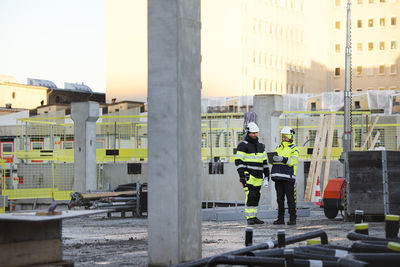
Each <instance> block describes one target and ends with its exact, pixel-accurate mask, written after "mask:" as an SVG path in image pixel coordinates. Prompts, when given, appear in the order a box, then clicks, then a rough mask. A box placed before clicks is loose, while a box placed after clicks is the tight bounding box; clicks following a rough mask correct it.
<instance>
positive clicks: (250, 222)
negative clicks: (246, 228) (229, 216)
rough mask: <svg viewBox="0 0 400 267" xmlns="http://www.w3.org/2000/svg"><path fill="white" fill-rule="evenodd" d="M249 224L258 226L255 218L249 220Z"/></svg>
mask: <svg viewBox="0 0 400 267" xmlns="http://www.w3.org/2000/svg"><path fill="white" fill-rule="evenodd" d="M247 224H248V225H253V224H256V222H255V221H254V218H250V219H247Z"/></svg>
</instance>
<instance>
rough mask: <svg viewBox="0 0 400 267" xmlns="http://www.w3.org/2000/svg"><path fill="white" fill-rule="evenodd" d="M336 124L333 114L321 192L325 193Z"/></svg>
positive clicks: (330, 118) (330, 121) (330, 119)
mask: <svg viewBox="0 0 400 267" xmlns="http://www.w3.org/2000/svg"><path fill="white" fill-rule="evenodd" d="M335 124H336V114H331V115H330V116H329V128H328V141H327V142H328V143H327V144H326V147H327V148H326V161H325V170H324V186H323V189H322V192H321V195H322V194H323V192H325V188H326V185H327V184H328V180H329V169H330V167H331V155H332V144H333V135H334V131H335Z"/></svg>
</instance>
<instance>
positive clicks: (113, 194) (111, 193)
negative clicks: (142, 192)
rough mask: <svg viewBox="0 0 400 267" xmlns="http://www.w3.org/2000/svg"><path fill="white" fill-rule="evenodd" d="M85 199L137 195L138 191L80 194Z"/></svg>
mask: <svg viewBox="0 0 400 267" xmlns="http://www.w3.org/2000/svg"><path fill="white" fill-rule="evenodd" d="M80 195H81V197H82V198H83V199H95V198H102V197H117V196H122V195H129V196H130V195H136V190H133V191H120V192H99V193H83V194H80Z"/></svg>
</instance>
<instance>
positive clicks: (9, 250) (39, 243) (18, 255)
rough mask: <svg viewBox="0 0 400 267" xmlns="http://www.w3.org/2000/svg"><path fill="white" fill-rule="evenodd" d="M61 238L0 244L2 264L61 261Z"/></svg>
mask: <svg viewBox="0 0 400 267" xmlns="http://www.w3.org/2000/svg"><path fill="white" fill-rule="evenodd" d="M61 255H62V254H61V239H49V240H36V241H24V242H14V243H6V244H0V259H1V265H2V266H22V265H23V266H25V265H33V264H40V263H48V262H57V261H61V258H62V256H61Z"/></svg>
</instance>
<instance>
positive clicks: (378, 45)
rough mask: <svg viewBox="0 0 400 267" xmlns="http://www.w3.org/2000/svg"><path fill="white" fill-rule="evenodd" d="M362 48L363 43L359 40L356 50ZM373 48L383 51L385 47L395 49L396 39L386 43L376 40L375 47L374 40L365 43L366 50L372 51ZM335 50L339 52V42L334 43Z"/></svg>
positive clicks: (361, 49)
mask: <svg viewBox="0 0 400 267" xmlns="http://www.w3.org/2000/svg"><path fill="white" fill-rule="evenodd" d="M363 49H364V46H363V43H361V42H359V43H357V44H356V50H357V51H358V52H362V51H363ZM375 49H377V50H379V51H385V50H386V49H390V50H396V49H397V41H394V40H392V41H389V42H388V43H386V42H385V41H378V42H377V43H376V47H375V43H374V42H367V43H366V50H368V51H374V50H375ZM335 52H336V53H340V52H341V45H340V44H335Z"/></svg>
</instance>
